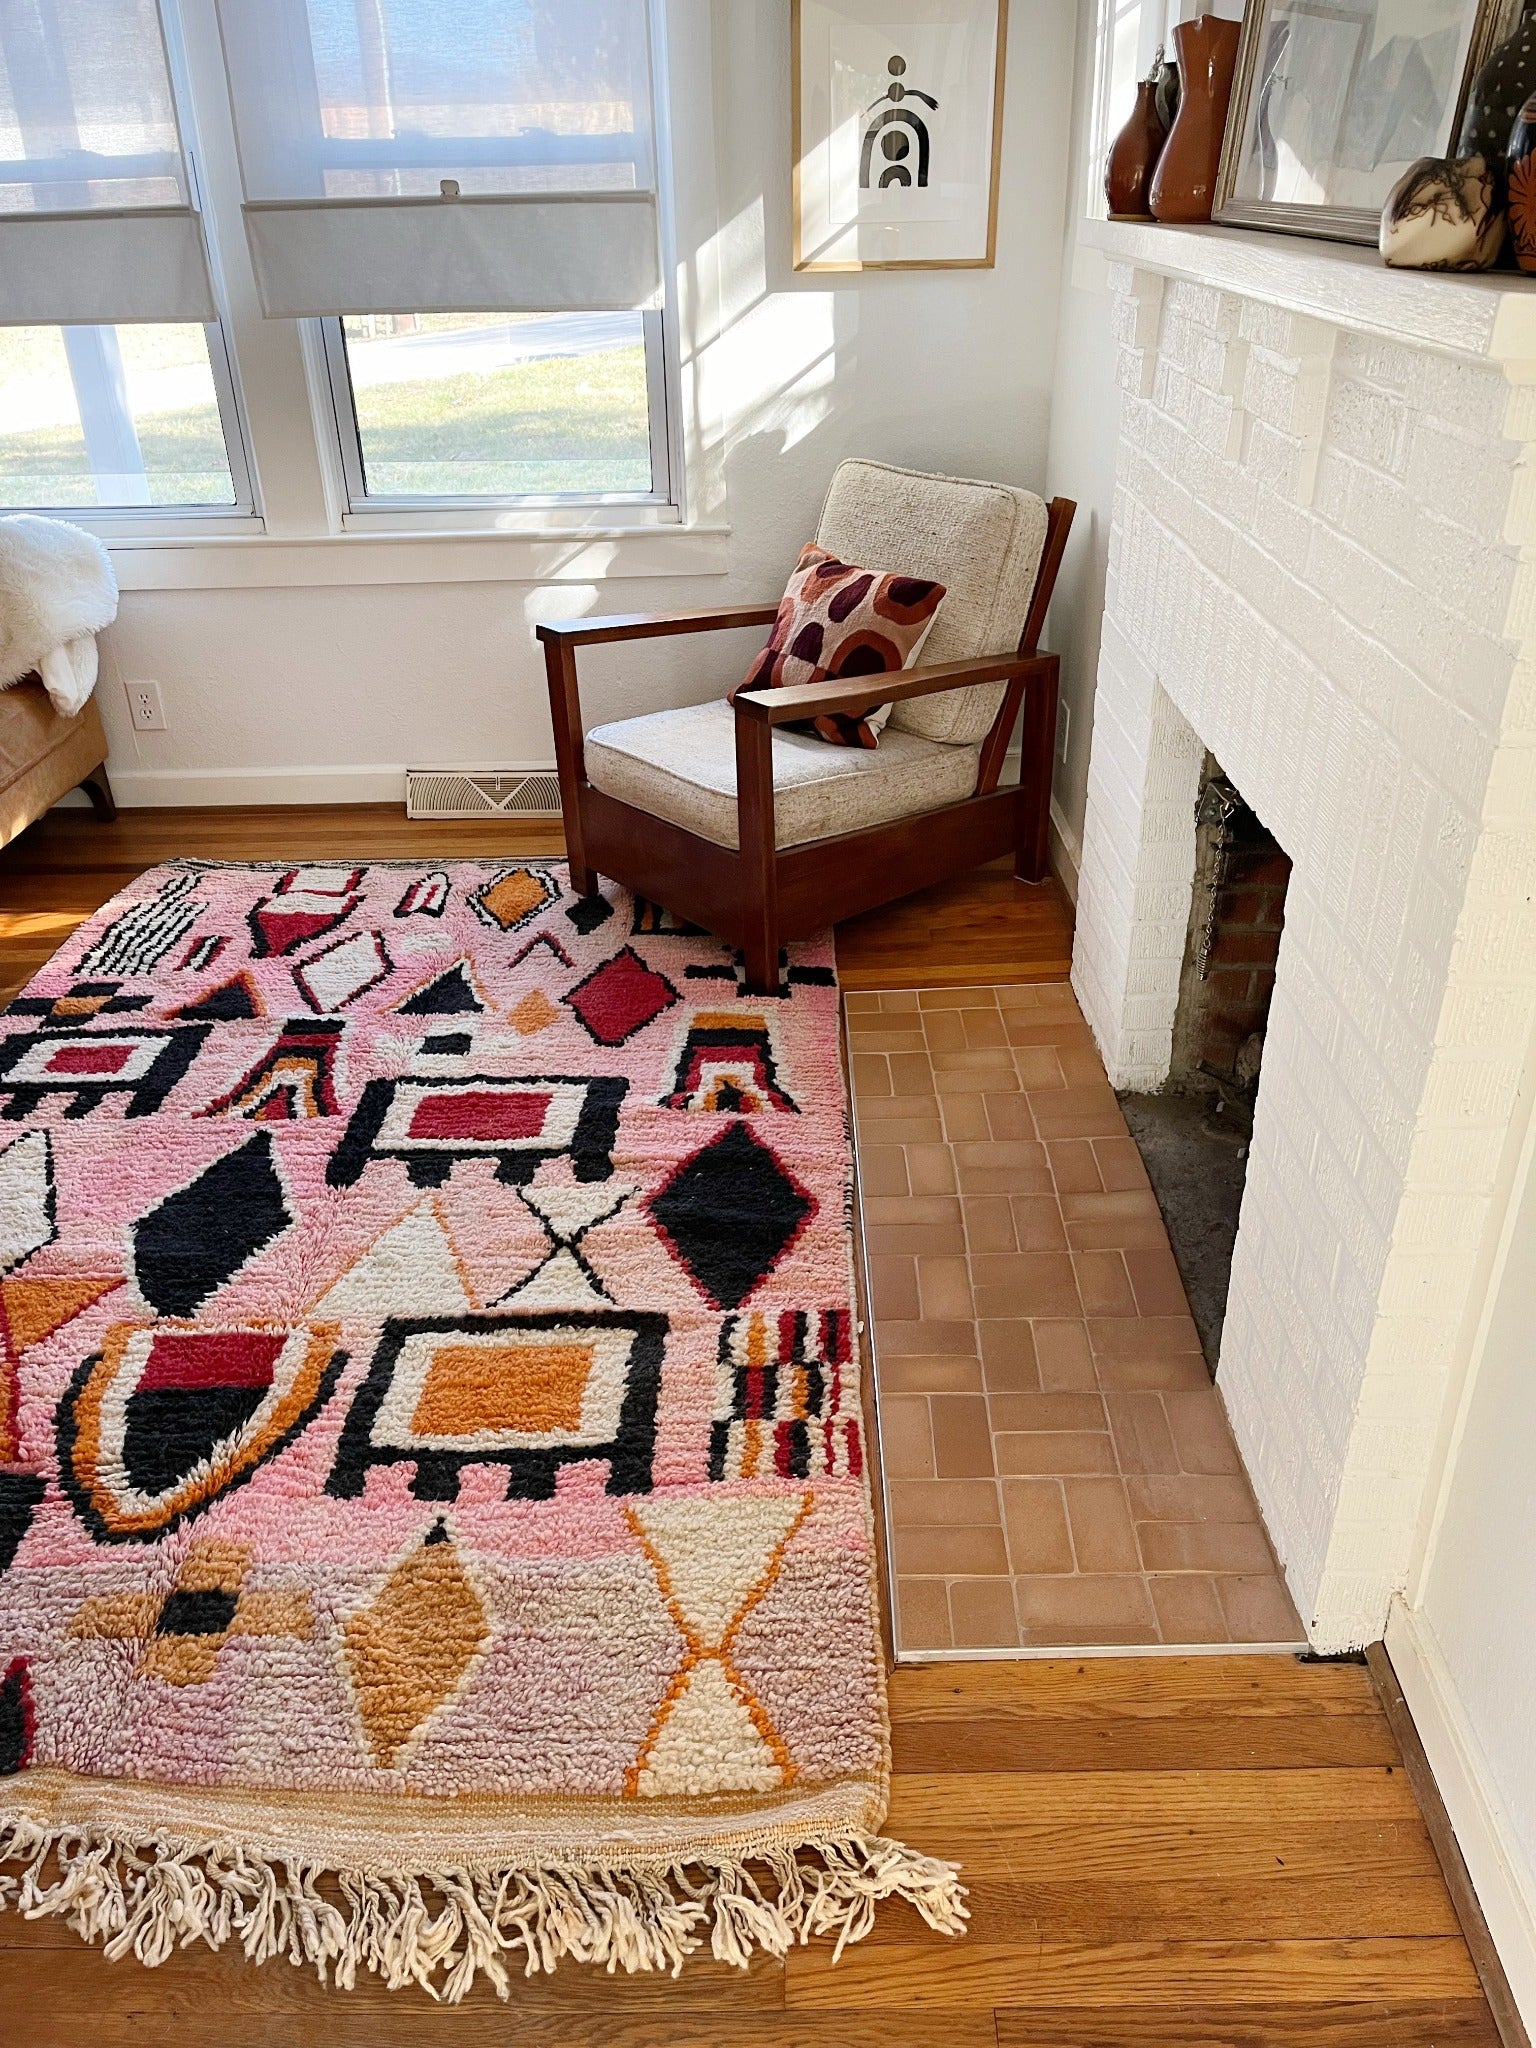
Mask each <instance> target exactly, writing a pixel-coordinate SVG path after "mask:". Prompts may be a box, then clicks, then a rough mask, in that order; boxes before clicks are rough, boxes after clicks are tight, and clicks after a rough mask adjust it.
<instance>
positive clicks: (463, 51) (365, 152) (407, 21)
mask: <svg viewBox="0 0 1536 2048" xmlns="http://www.w3.org/2000/svg"><path fill="white" fill-rule="evenodd" d="M3 4H5V0H0V5H3ZM218 8H219V20H220V25H221V28H222V31H223V36H224V54H225V63H226V66H227V69H228V73H229V84H230V96H231V100H232V102H233V105H234V110H235V127H236V133H237V137H238V141H239V148H240V164H241V175H242V178H243V181H244V187H245V208H244V212H245V223H246V232H247V236H248V238H249V241H250V245H251V255H252V258H253V261H254V264H255V269H256V279H257V286H258V289H259V291H260V293H261V300H262V306H263V309H264V311H265V312H266V313H267V314H268V315H269V316H271V317H274V318H283V317H296V316H307V315H314V314H329V313H406V312H455V313H472V312H498V311H506V312H565V311H603V310H612V311H617V310H632V309H635V308H642V307H648V306H650V305H652V304H654V303H655V300H656V296H657V292H658V290H659V286H660V263H659V258H658V253H657V235H656V193H655V187H656V177H655V148H654V142H653V137H652V132H651V82H650V49H649V36H648V28H647V10H646V0H218Z"/></svg>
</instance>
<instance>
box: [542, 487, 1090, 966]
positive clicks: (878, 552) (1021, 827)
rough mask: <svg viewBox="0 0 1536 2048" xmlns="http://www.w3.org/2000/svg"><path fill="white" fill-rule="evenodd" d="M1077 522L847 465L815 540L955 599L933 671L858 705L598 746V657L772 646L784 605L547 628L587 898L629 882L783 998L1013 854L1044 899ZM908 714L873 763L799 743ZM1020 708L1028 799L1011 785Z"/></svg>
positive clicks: (1062, 513) (603, 736) (577, 874)
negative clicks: (712, 645) (824, 956)
mask: <svg viewBox="0 0 1536 2048" xmlns="http://www.w3.org/2000/svg"><path fill="white" fill-rule="evenodd" d="M1075 509H1076V507H1075V506H1074V505H1073V504H1072V502H1071V501H1070V500H1069V499H1066V498H1057V499H1055V500H1053V501H1052V503H1051V504H1050V505H1049V506H1047V505H1046V504H1045V503H1044V501H1043V500H1042V499H1040V498H1038V497H1036V496H1035V494H1034V493H1033V492H1032V491H1022V490H1017V489H1014V488H1013V487H1011V486H1008V485H1003V484H989V483H977V482H972V481H968V480H965V479H962V478H956V477H942V476H928V475H924V474H923V473H921V472H919V471H914V470H902V469H892V468H889V467H888V466H887V465H885V464H883V463H876V462H859V461H855V462H844V463H842V464H841V465H840V466H839V468H838V470H837V472H836V474H835V475H834V477H833V479H832V486H831V489H830V490H829V492H828V494H827V501H826V504H825V506H824V507H823V509H822V515H821V523H820V525H819V527H818V529H817V534H816V538H817V540H818V541H819V542H820V543H821V544H822V545H823V546H824V547H826V548H829V549H830V550H831V551H832V552H833V553H834V554H836V555H839V556H841V557H842V558H843V559H844V560H846V561H851V562H858V563H860V564H862V565H863V566H864V567H866V568H872V569H882V570H893V571H896V572H898V573H900V574H902V575H907V576H925V577H934V578H936V579H937V580H938V581H939V582H941V583H943V584H944V585H945V586H946V590H947V595H946V596H945V598H944V601H943V603H942V604H941V605H940V607H939V610H938V613H937V615H936V617H935V619H934V623H933V628H932V631H931V632H930V634H929V636H928V639H927V641H926V643H925V644H924V647H923V653H922V665H921V666H920V667H916V668H910V669H904V670H902V671H901V672H900V673H899V674H897V675H894V676H890V675H886V676H876V677H872V678H867V679H865V680H863V681H861V682H859V683H858V684H857V685H854V684H850V683H846V682H829V683H824V684H815V685H808V686H806V687H803V688H796V689H783V690H763V691H753V692H751V693H743V694H742V695H740V696H738V698H737V700H736V703H735V706H734V709H733V707H732V706H730V705H729V704H727V703H725V702H724V701H723V700H717V701H715V702H712V703H706V704H693V705H685V706H682V707H681V708H679V709H675V710H669V711H658V712H652V713H650V714H648V715H646V716H643V717H639V718H629V719H623V720H621V721H619V722H617V723H615V724H611V725H605V726H600V727H597V728H596V729H594V730H593V731H591V732H584V731H583V727H582V717H581V704H580V699H579V695H578V689H577V679H576V650H577V649H578V648H579V647H587V646H594V645H600V644H603V643H605V642H611V641H621V640H640V639H646V638H650V637H652V636H654V635H657V634H669V633H700V632H708V631H710V630H712V629H716V630H718V629H723V628H727V627H738V626H769V625H771V624H772V622H773V618H774V614H775V611H776V609H777V600H775V601H774V602H771V603H764V604H759V605H725V606H719V607H716V608H714V609H711V610H706V611H696V612H660V613H653V614H638V615H635V616H632V617H617V618H592V619H578V620H573V621H572V622H571V623H570V624H569V625H543V626H540V627H539V628H538V637H539V639H540V640H541V641H542V642H543V643H544V651H545V661H546V665H547V668H548V673H549V698H550V713H551V717H552V718H553V721H554V729H555V753H556V757H557V760H558V763H559V769H560V801H561V807H562V810H563V812H564V816H565V834H566V848H567V852H568V855H569V859H570V867H571V878H572V881H573V882H574V884H575V886H576V888H577V890H578V891H579V892H580V893H581V894H583V895H590V894H591V893H593V892H594V891H595V890H596V888H597V881H598V876H599V875H610V876H612V878H613V879H614V880H615V881H617V882H621V883H622V884H623V885H624V886H625V888H627V889H632V890H633V891H634V892H635V893H636V894H637V895H640V896H645V897H648V898H650V899H651V900H652V901H653V902H656V903H660V904H663V905H664V906H665V907H666V908H667V909H668V910H670V911H672V912H673V914H674V915H676V916H679V917H684V918H688V919H690V920H692V921H693V922H694V923H696V924H700V925H703V926H704V927H705V928H706V929H708V930H710V931H713V932H715V933H717V934H718V935H719V936H720V937H721V938H723V939H726V940H728V941H729V942H730V943H732V944H733V945H736V946H738V947H740V948H741V950H742V953H743V956H744V961H745V968H746V982H747V986H748V988H749V989H750V990H751V991H752V992H753V993H754V994H767V993H770V992H772V991H775V990H777V988H778V986H779V948H780V945H781V944H782V942H783V941H784V940H786V939H794V938H803V937H805V936H806V935H808V934H809V933H811V932H814V931H818V930H823V929H825V927H826V926H827V925H829V924H833V923H835V922H837V920H838V919H840V918H845V917H852V916H854V915H855V914H856V913H857V912H859V911H861V910H869V909H872V908H873V907H874V906H875V905H876V904H880V903H887V902H890V901H891V900H892V899H893V898H894V897H897V896H904V895H906V894H908V893H909V892H910V891H911V890H914V889H922V888H926V887H927V886H928V885H929V884H930V883H932V882H937V881H941V880H943V879H944V878H945V877H946V876H948V875H952V874H956V873H959V872H961V871H962V870H964V869H966V868H969V867H975V866H977V865H979V864H981V863H982V862H985V861H989V860H995V859H996V858H997V857H998V855H999V854H1003V853H1008V852H1012V853H1013V855H1014V860H1015V872H1016V873H1017V874H1018V875H1019V876H1020V877H1021V878H1022V879H1023V880H1025V881H1030V882H1037V881H1040V880H1042V879H1043V878H1044V876H1045V873H1046V867H1047V850H1048V839H1047V835H1048V829H1049V803H1050V787H1051V762H1052V755H1053V751H1054V746H1055V730H1056V696H1057V682H1058V668H1059V664H1058V660H1057V657H1056V656H1055V655H1053V654H1046V653H1042V652H1041V651H1040V650H1039V645H1038V642H1039V636H1040V632H1041V629H1042V627H1043V625H1044V622H1045V613H1046V607H1047V606H1048V605H1049V603H1050V598H1051V590H1052V587H1053V586H1054V584H1055V580H1056V572H1057V570H1058V568H1059V567H1060V564H1061V554H1062V549H1063V548H1064V547H1065V545H1066V539H1067V533H1068V530H1069V528H1070V526H1071V523H1072V515H1073V512H1074V511H1075ZM727 680H728V681H729V682H730V683H735V682H736V681H737V680H739V675H732V676H730V677H729V678H728V679H727V678H725V677H722V681H723V682H724V681H727ZM892 702H894V705H895V709H894V711H893V712H892V714H891V718H890V722H889V724H888V725H887V726H886V728H885V730H884V732H883V733H882V734H881V737H880V744H879V746H878V748H876V749H874V750H873V751H866V750H864V749H861V748H849V747H833V746H828V745H827V744H826V742H825V741H822V740H819V739H815V738H812V737H809V736H806V735H803V734H799V733H790V732H785V731H782V730H781V728H782V727H783V726H785V725H786V724H788V723H790V722H791V721H799V720H803V719H806V718H808V717H812V716H815V715H818V714H820V713H822V712H827V711H842V712H847V713H850V714H858V713H860V712H863V711H867V710H869V709H871V708H872V707H874V706H875V705H877V704H886V703H892ZM1021 707H1022V710H1023V714H1024V725H1023V755H1022V765H1021V775H1020V780H1019V782H1018V784H1017V785H1009V786H1006V787H999V782H998V778H999V774H1000V771H1001V769H1002V765H1003V757H1004V755H1005V754H1006V752H1007V749H1008V742H1009V738H1010V735H1011V734H1012V731H1013V727H1014V723H1015V721H1016V719H1017V718H1018V715H1019V712H1020V709H1021Z"/></svg>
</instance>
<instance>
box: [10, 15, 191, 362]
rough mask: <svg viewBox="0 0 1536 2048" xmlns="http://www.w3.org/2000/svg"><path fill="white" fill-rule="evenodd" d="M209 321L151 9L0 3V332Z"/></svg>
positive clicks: (157, 26)
mask: <svg viewBox="0 0 1536 2048" xmlns="http://www.w3.org/2000/svg"><path fill="white" fill-rule="evenodd" d="M214 318H215V308H214V302H213V293H212V290H211V288H210V285H209V281H208V266H207V258H206V256H205V254H204V249H203V237H202V230H201V225H200V223H199V221H198V217H197V214H196V212H195V211H194V210H193V207H192V204H191V193H190V188H189V183H188V179H187V172H186V165H185V162H184V160H183V156H182V148H181V139H180V136H179V134H178V132H177V126H176V113H175V106H174V103H173V99H172V94H171V80H170V70H169V66H168V64H167V61H166V52H165V40H164V35H163V31H162V28H161V22H160V13H159V8H158V7H157V5H156V0H0V325H6V326H34V325H44V324H46V325H59V326H66V325H87V326H97V325H102V324H107V323H121V322H125V321H141V320H155V321H166V322H186V321H198V322H204V321H209V320H212V319H214Z"/></svg>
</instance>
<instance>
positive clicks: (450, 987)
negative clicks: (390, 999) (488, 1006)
mask: <svg viewBox="0 0 1536 2048" xmlns="http://www.w3.org/2000/svg"><path fill="white" fill-rule="evenodd" d="M484 1008H485V1005H484V1003H482V1002H481V1000H480V998H479V996H477V995H476V994H475V990H474V986H473V984H472V983H471V981H470V978H469V971H468V969H467V968H466V966H465V964H464V962H463V961H462V960H460V961H459V962H458V963H457V964H456V965H455V966H453V967H450V968H449V969H448V970H447V972H446V973H444V974H440V975H439V976H438V977H437V979H436V981H429V982H428V983H427V985H426V987H425V988H419V989H417V991H416V993H415V994H414V995H413V996H408V997H407V998H406V1000H405V1001H404V1002H403V1003H402V1004H401V1005H400V1009H399V1015H400V1016H402V1017H463V1016H469V1015H472V1014H477V1013H478V1012H480V1011H483V1010H484Z"/></svg>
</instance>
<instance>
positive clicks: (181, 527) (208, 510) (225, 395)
mask: <svg viewBox="0 0 1536 2048" xmlns="http://www.w3.org/2000/svg"><path fill="white" fill-rule="evenodd" d="M159 14H160V22H161V33H162V36H163V38H164V45H165V56H166V69H167V71H168V73H169V75H170V82H171V99H172V104H173V106H174V108H175V112H176V123H177V127H178V130H179V132H180V136H181V145H182V158H183V161H184V163H185V165H186V174H187V185H188V195H189V197H190V199H191V203H192V205H193V206H194V207H197V208H199V209H200V211H199V218H200V219H201V221H202V223H203V233H204V239H205V242H206V241H207V240H208V221H207V216H206V214H205V213H203V212H202V211H201V208H202V204H203V201H202V191H203V180H202V178H201V175H200V166H199V162H198V148H197V124H196V114H195V108H194V105H193V99H192V93H191V88H190V82H189V79H188V74H187V66H186V53H185V50H184V48H183V46H182V40H181V33H180V21H179V18H178V16H177V12H176V6H175V4H174V0H172V4H169V5H166V6H163V7H162V8H161V9H160V10H159ZM208 253H209V268H210V271H211V274H212V277H213V282H214V298H215V303H216V304H217V306H218V309H219V318H218V319H217V320H214V321H209V322H208V323H207V324H206V325H205V327H204V329H203V333H204V335H205V337H206V340H207V344H208V363H209V368H210V370H211V371H212V374H213V389H214V396H215V399H216V401H217V404H218V412H219V426H220V429H221V431H222V433H223V436H224V450H225V456H226V459H227V461H228V464H229V476H230V483H231V486H232V488H233V502H232V503H230V504H228V505H151V504H148V503H145V504H142V505H133V504H128V505H101V504H97V505H42V504H38V505H28V506H25V507H22V506H14V507H12V508H11V509H12V510H13V511H22V510H26V511H28V512H40V513H43V514H45V515H55V516H58V517H61V518H66V519H69V520H71V521H72V522H73V523H74V524H75V525H77V526H83V527H86V528H88V529H89V530H90V531H91V532H93V533H96V534H98V535H100V536H102V537H103V538H105V539H113V538H117V537H128V536H132V535H134V534H142V533H145V532H149V531H151V530H152V531H153V532H155V533H156V534H168V533H182V534H190V533H207V534H249V533H250V532H251V531H252V530H253V529H254V528H256V527H257V526H258V525H259V515H258V512H257V506H256V492H255V480H254V477H253V475H252V471H251V461H250V452H249V444H248V441H247V437H246V429H245V419H244V409H243V406H242V404H241V400H240V392H239V383H238V378H237V374H236V369H235V360H234V353H233V350H232V349H231V347H230V343H229V335H228V332H227V319H226V307H225V303H224V298H223V293H222V291H221V289H220V285H219V276H218V266H217V263H216V261H215V257H214V251H213V249H212V248H211V246H210V248H209V252H208ZM60 331H61V333H62V334H63V335H64V338H65V347H66V350H68V353H69V371H70V381H71V383H72V384H73V386H74V390H75V400H76V404H77V405H78V407H79V410H80V416H81V427H82V430H83V432H84V435H85V440H86V446H87V451H88V452H89V450H90V446H91V443H92V441H93V440H95V439H97V436H98V434H99V432H100V431H101V429H102V428H103V427H104V428H105V430H106V431H107V432H108V433H109V434H115V435H116V436H117V438H118V439H119V441H120V443H121V444H122V445H123V446H124V448H125V449H137V447H138V433H137V429H136V427H135V424H134V420H133V415H132V413H131V412H130V411H129V409H128V406H127V402H126V393H125V391H124V389H123V385H122V365H121V360H120V358H118V355H117V349H116V345H115V337H114V336H113V331H112V329H111V327H110V326H104V327H102V328H100V329H87V330H85V331H86V332H95V333H100V334H102V335H103V336H105V337H107V343H106V345H105V346H104V347H103V348H102V349H101V350H100V351H99V359H98V360H97V361H96V362H90V361H86V360H82V356H83V355H84V354H85V352H84V351H79V350H72V349H69V338H70V333H71V330H70V329H69V328H63V329H61V330H60ZM114 358H116V360H114ZM93 422H100V426H95V425H93ZM92 473H93V474H95V473H97V466H96V463H95V461H94V459H93V461H92ZM109 473H115V474H118V475H126V476H132V475H134V474H136V473H137V474H140V475H142V474H144V472H143V471H142V468H141V469H139V470H138V471H137V472H135V470H134V469H133V468H131V467H125V468H124V469H122V470H119V471H116V472H109Z"/></svg>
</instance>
